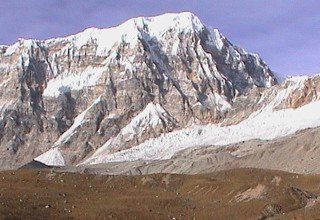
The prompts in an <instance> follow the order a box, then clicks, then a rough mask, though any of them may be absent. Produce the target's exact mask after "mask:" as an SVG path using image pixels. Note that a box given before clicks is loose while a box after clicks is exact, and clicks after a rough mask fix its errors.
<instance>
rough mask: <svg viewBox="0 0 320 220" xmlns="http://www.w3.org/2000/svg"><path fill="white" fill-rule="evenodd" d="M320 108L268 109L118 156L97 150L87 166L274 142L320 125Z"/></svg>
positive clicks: (190, 130) (318, 105)
mask: <svg viewBox="0 0 320 220" xmlns="http://www.w3.org/2000/svg"><path fill="white" fill-rule="evenodd" d="M319 109H320V102H319V101H318V102H312V103H309V104H307V105H305V106H302V107H300V108H297V109H283V110H279V111H274V110H273V109H271V108H269V107H268V106H267V107H266V108H265V109H262V110H260V111H258V112H257V113H254V114H253V116H252V117H249V118H248V119H246V120H244V121H242V122H241V123H239V124H237V125H231V126H226V127H220V126H218V125H206V126H195V127H193V128H188V129H183V130H179V131H174V132H171V133H167V134H162V135H161V136H160V137H158V138H154V139H149V140H147V141H145V142H144V143H142V144H140V145H137V146H135V147H132V148H131V149H128V150H123V151H120V152H117V153H113V154H104V153H103V151H97V152H96V153H95V154H94V156H92V157H91V158H89V159H88V160H86V162H85V163H86V164H98V163H107V162H121V161H134V160H163V159H170V158H171V157H172V156H173V155H174V154H175V153H176V152H178V151H181V150H183V149H186V148H190V147H199V146H212V145H217V146H218V145H228V144H231V143H236V142H240V141H246V140H250V139H263V140H271V139H274V138H277V137H282V136H286V135H289V134H293V133H295V132H296V131H298V130H302V129H306V128H313V127H317V126H320V115H319V114H318V112H319ZM293 119H294V120H293Z"/></svg>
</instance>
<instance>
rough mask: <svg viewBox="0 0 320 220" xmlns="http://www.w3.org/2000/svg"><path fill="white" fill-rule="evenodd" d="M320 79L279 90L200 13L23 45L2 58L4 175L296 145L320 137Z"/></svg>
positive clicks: (1, 51) (291, 82) (2, 52)
mask: <svg viewBox="0 0 320 220" xmlns="http://www.w3.org/2000/svg"><path fill="white" fill-rule="evenodd" d="M319 78H320V77H319V76H314V77H295V78H290V79H287V80H285V81H284V82H282V83H281V84H279V83H280V80H278V79H277V77H276V75H275V74H274V73H273V72H272V71H271V70H270V68H269V67H268V66H267V64H266V63H265V62H264V61H263V60H262V59H261V58H260V57H259V56H258V55H257V54H252V53H248V52H246V51H245V50H243V49H241V48H239V47H237V46H235V45H233V44H232V43H231V42H230V41H229V40H228V39H226V38H225V37H224V36H223V35H222V34H221V33H220V32H219V31H218V30H217V29H213V28H211V27H208V26H206V25H204V24H203V23H202V22H201V21H200V20H199V19H198V18H197V17H196V16H195V15H193V14H192V13H189V12H184V13H179V14H164V15H160V16H157V17H153V18H143V17H140V18H134V19H131V20H129V21H127V22H125V23H123V24H121V25H119V26H117V27H112V28H108V29H97V28H90V29H87V30H85V31H83V32H82V33H79V34H75V35H72V36H68V37H64V38H56V39H49V40H45V41H40V40H24V39H20V40H19V41H18V42H17V43H15V44H14V45H11V46H1V48H0V82H1V83H0V166H1V169H8V168H15V167H18V166H21V165H23V164H25V163H27V162H29V161H32V160H33V159H35V160H36V161H38V162H42V163H44V164H46V165H49V166H70V165H85V166H87V165H93V164H97V163H108V162H124V161H134V160H166V159H170V158H172V157H173V156H174V155H175V154H176V153H178V152H179V151H181V150H185V149H188V148H190V149H192V148H194V147H207V146H216V145H219V146H220V145H230V144H234V143H237V142H242V141H246V140H251V139H267V140H271V139H275V138H279V137H283V136H287V135H291V134H294V133H295V132H297V131H300V130H303V129H305V128H310V127H317V126H319V125H320V117H319V116H318V114H316V112H317V111H318V109H319V107H320V106H319V102H318V101H319V96H318V94H319V90H320V85H319V82H320V80H319ZM293 118H294V119H295V120H294V121H293V120H292V119H293Z"/></svg>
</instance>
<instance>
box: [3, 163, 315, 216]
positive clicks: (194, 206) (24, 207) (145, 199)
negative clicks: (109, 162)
mask: <svg viewBox="0 0 320 220" xmlns="http://www.w3.org/2000/svg"><path fill="white" fill-rule="evenodd" d="M0 178H1V181H0V195H1V197H0V218H1V219H270V218H271V217H272V219H278V218H279V219H317V218H318V216H319V214H320V211H319V210H320V200H319V198H318V195H319V194H320V190H319V182H320V177H319V176H318V175H315V176H312V175H298V174H289V173H285V172H280V171H271V170H260V169H234V170H229V171H221V172H214V173H210V174H205V175H191V176H190V175H171V174H154V175H147V176H103V175H89V174H80V173H65V172H57V171H50V170H39V171H37V170H32V171H30V170H18V171H6V172H1V173H0Z"/></svg>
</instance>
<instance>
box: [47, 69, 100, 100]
mask: <svg viewBox="0 0 320 220" xmlns="http://www.w3.org/2000/svg"><path fill="white" fill-rule="evenodd" d="M105 70H106V68H105V67H99V68H94V67H91V66H89V67H88V68H86V69H85V70H84V71H83V72H80V73H72V74H68V75H64V74H61V75H58V76H57V77H56V78H54V79H52V80H50V81H49V82H48V85H47V87H46V89H45V90H44V92H43V96H47V97H58V96H59V95H60V94H61V93H63V91H64V88H66V89H69V90H82V89H84V88H86V87H89V86H94V85H96V84H97V82H98V80H99V79H100V77H101V76H102V74H103V72H104V71H105Z"/></svg>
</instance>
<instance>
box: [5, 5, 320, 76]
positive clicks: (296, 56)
mask: <svg viewBox="0 0 320 220" xmlns="http://www.w3.org/2000/svg"><path fill="white" fill-rule="evenodd" d="M0 3H1V4H0V10H1V14H0V30H1V33H0V44H5V45H10V44H13V43H14V42H15V41H17V40H18V38H26V39H30V38H32V39H39V40H45V39H48V38H54V37H62V36H67V35H71V34H75V33H78V32H81V31H83V30H84V29H86V28H89V27H98V28H107V27H111V26H116V25H119V24H121V23H122V22H124V21H126V20H128V19H130V18H133V17H139V16H155V15H160V14H163V13H167V12H183V11H190V12H192V13H194V14H195V15H197V16H198V17H199V18H200V20H201V21H202V22H203V23H204V24H206V25H208V26H211V27H214V28H217V29H219V30H220V31H221V33H222V34H223V35H224V36H226V37H227V38H228V39H229V40H230V41H231V42H232V43H233V44H235V45H238V46H240V47H242V48H244V49H246V50H247V51H249V52H255V53H258V54H259V55H260V56H261V57H262V58H263V59H264V60H265V61H266V63H267V64H268V65H269V66H270V68H271V69H272V70H273V71H275V72H277V73H280V74H281V75H283V76H287V75H301V74H308V75H312V74H315V73H320V37H319V36H320V13H319V11H320V1H319V0H1V2H0Z"/></svg>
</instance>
